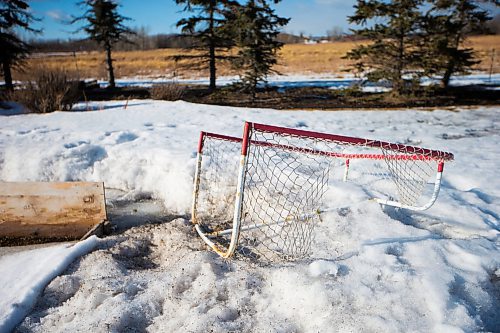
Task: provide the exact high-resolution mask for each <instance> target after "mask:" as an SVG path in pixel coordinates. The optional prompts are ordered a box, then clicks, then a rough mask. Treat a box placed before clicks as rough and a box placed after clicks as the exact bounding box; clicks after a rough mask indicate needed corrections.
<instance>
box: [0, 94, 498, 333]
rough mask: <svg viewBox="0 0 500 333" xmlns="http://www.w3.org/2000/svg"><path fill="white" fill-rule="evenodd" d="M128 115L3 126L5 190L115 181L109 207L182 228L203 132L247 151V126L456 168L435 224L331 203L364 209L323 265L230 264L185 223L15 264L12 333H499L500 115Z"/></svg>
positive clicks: (337, 213) (4, 311) (5, 328)
mask: <svg viewBox="0 0 500 333" xmlns="http://www.w3.org/2000/svg"><path fill="white" fill-rule="evenodd" d="M124 104H125V102H124V101H111V102H102V103H101V102H99V103H94V104H92V105H91V107H92V108H93V109H94V110H96V111H89V112H83V111H82V112H55V113H52V114H46V115H36V114H26V115H10V116H0V180H2V181H28V180H33V181H34V180H37V181H56V180H57V181H71V180H88V181H104V182H105V185H106V188H107V189H108V192H107V194H108V201H109V202H108V203H109V205H110V206H113V205H117V204H118V203H119V202H121V201H127V202H130V201H138V200H142V199H145V198H152V199H154V200H157V201H158V202H161V203H162V204H163V206H164V207H163V210H164V212H165V215H167V214H168V215H170V216H175V215H178V216H182V215H186V214H188V213H189V207H190V203H191V191H192V179H193V174H194V167H195V156H196V147H197V140H198V136H199V131H200V130H206V131H211V132H220V133H224V134H228V135H234V136H239V135H241V133H242V125H243V122H244V120H248V121H255V122H260V123H269V124H274V125H281V126H287V127H295V128H299V127H300V128H302V129H308V130H316V131H320V132H329V133H336V134H343V135H349V136H361V137H368V138H373V139H378V140H384V141H395V142H400V143H405V144H410V145H421V146H424V147H427V148H433V149H440V150H445V151H450V152H452V153H454V154H455V161H454V162H451V163H447V164H446V166H445V173H444V181H443V186H442V190H441V193H440V197H439V198H438V201H437V203H436V204H435V205H434V206H433V207H432V208H431V209H429V210H428V211H425V212H421V213H413V212H407V211H398V210H396V209H390V208H384V207H381V206H380V205H378V204H376V203H374V202H372V201H368V198H367V197H366V194H365V193H363V192H362V191H360V193H358V192H349V193H343V192H339V191H337V192H334V191H333V190H331V191H330V192H329V193H327V199H328V200H326V202H325V208H326V209H328V208H334V207H337V206H336V203H337V200H338V199H339V198H342V199H348V200H349V201H350V202H352V205H349V206H345V207H342V208H338V209H333V210H332V211H331V212H329V213H327V214H325V216H323V221H322V223H321V224H320V225H319V226H318V228H317V229H316V239H315V243H314V245H313V253H312V256H311V258H310V259H308V260H302V261H299V262H295V263H289V264H281V265H275V266H271V267H260V266H256V265H254V264H251V263H249V262H247V261H241V260H232V261H226V260H222V259H220V258H219V257H218V256H217V255H215V254H214V253H212V252H210V251H207V250H206V246H204V243H203V242H202V241H201V240H200V239H199V237H198V236H197V235H196V234H195V233H194V232H193V230H192V228H191V226H190V225H189V221H187V220H186V219H184V218H177V219H174V220H172V221H170V222H165V223H160V224H150V225H142V226H136V227H133V228H131V229H128V230H127V231H125V232H124V233H121V234H116V235H114V236H111V237H108V238H106V239H101V240H99V239H95V238H91V239H89V240H87V241H85V242H83V243H79V244H78V245H76V246H75V247H69V244H61V245H56V246H52V247H48V248H43V249H36V250H32V251H29V252H28V251H22V252H18V253H13V254H9V255H5V256H3V257H0V284H1V286H2V288H1V289H0V332H9V331H11V330H13V329H14V328H15V327H16V328H15V330H16V331H17V332H90V331H91V332H143V331H149V332H210V331H212V332H228V331H237V332H477V331H486V332H499V331H500V329H499V327H500V317H499V316H498V313H499V310H500V251H499V245H500V244H499V241H500V238H499V230H500V222H499V216H500V180H499V177H498V162H499V161H500V148H499V146H498V143H499V142H500V140H499V137H500V108H499V107H481V108H472V109H467V108H455V109H452V110H434V111H432V112H431V111H428V110H395V111H336V112H319V111H317V112H312V111H304V112H301V111H275V110H267V109H246V108H233V107H219V106H207V105H197V104H190V103H186V102H182V101H179V102H159V101H151V100H135V101H130V102H129V103H128V107H127V109H124ZM86 108H87V105H83V104H81V105H78V106H77V107H76V109H79V110H85V109H86ZM1 112H2V111H1V110H0V113H1ZM7 113H8V112H5V113H4V114H7ZM18 323H20V324H19V325H18V326H16V325H17V324H18Z"/></svg>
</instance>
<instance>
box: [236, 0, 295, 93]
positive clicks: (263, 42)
mask: <svg viewBox="0 0 500 333" xmlns="http://www.w3.org/2000/svg"><path fill="white" fill-rule="evenodd" d="M273 2H274V3H275V4H276V3H278V2H279V0H274V1H273ZM289 21H290V19H289V18H283V17H279V16H277V15H276V14H275V13H274V9H272V8H271V7H270V5H269V3H268V1H267V0H248V1H247V3H246V4H245V5H244V6H239V7H238V10H237V14H236V16H235V19H234V21H233V22H232V24H231V26H232V27H233V31H234V33H235V45H236V47H237V48H238V55H237V57H236V58H235V59H234V60H233V65H234V66H235V67H236V68H238V69H241V70H242V71H244V73H243V75H242V76H241V85H242V86H243V88H244V90H245V91H248V92H250V93H251V94H252V98H253V99H255V94H256V91H257V85H258V84H259V83H260V82H266V78H267V76H268V75H269V74H270V73H272V72H275V71H273V70H272V67H273V66H274V65H275V64H276V63H277V56H278V55H277V53H278V51H279V49H280V48H281V46H282V45H283V43H281V42H279V41H278V40H277V36H278V34H279V31H280V28H282V27H283V26H285V25H286V24H287V23H288V22H289Z"/></svg>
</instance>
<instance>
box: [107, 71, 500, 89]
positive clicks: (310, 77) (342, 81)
mask: <svg viewBox="0 0 500 333" xmlns="http://www.w3.org/2000/svg"><path fill="white" fill-rule="evenodd" d="M438 79H439V78H438V77H437V78H422V85H429V84H431V83H433V84H436V83H439V82H438ZM238 80H239V77H238V76H221V77H218V78H217V85H219V86H226V85H230V84H233V83H235V82H237V81H238ZM209 81H210V80H209V78H208V77H206V78H165V77H156V78H155V77H148V76H135V77H124V78H119V79H117V80H116V85H117V86H119V87H128V86H138V87H151V86H153V85H155V84H165V83H180V84H202V85H208V83H209ZM267 81H268V84H269V85H270V86H273V87H278V88H282V89H286V88H298V87H324V88H330V89H346V88H349V87H352V86H353V85H354V84H359V83H363V85H362V87H361V89H362V90H363V91H365V92H385V91H389V90H390V88H388V87H387V86H386V85H387V84H386V85H382V84H379V83H372V82H366V81H364V80H362V79H360V78H356V77H354V76H353V75H352V74H345V75H339V74H335V73H332V74H311V73H304V74H288V75H270V76H269V77H268V78H267ZM98 83H99V84H100V85H101V86H102V87H105V86H107V85H108V82H107V81H105V80H99V81H98ZM475 84H479V85H487V87H488V86H491V87H492V88H493V89H495V86H498V85H499V84H500V74H499V73H495V74H492V75H489V74H487V73H473V74H469V75H456V76H453V77H452V78H451V80H450V85H451V86H465V85H475Z"/></svg>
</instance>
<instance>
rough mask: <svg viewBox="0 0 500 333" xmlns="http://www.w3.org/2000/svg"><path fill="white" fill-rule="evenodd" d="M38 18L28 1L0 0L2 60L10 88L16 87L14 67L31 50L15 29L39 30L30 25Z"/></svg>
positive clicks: (0, 55) (6, 83)
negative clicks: (13, 75) (13, 78)
mask: <svg viewBox="0 0 500 333" xmlns="http://www.w3.org/2000/svg"><path fill="white" fill-rule="evenodd" d="M36 20H37V19H35V18H34V17H33V15H32V14H31V13H30V12H29V5H28V2H27V1H23V0H0V50H1V51H0V62H1V64H2V70H3V77H4V80H5V87H6V88H7V89H8V90H12V89H14V85H13V84H12V72H11V69H12V67H14V66H16V65H17V66H19V65H20V64H21V63H22V61H23V60H24V59H25V58H26V56H27V55H28V53H29V51H30V47H29V45H28V44H27V43H25V42H24V41H22V40H21V39H20V38H19V37H18V36H17V35H16V33H15V32H14V29H24V30H27V31H31V32H37V31H38V30H35V29H33V28H31V27H30V24H31V23H32V22H33V21H36Z"/></svg>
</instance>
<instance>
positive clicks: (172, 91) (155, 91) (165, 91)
mask: <svg viewBox="0 0 500 333" xmlns="http://www.w3.org/2000/svg"><path fill="white" fill-rule="evenodd" d="M184 91H185V87H184V86H182V85H180V84H178V83H165V84H155V85H154V86H153V87H152V88H151V98H153V99H160V100H164V101H177V100H179V99H182V97H183V96H184Z"/></svg>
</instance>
